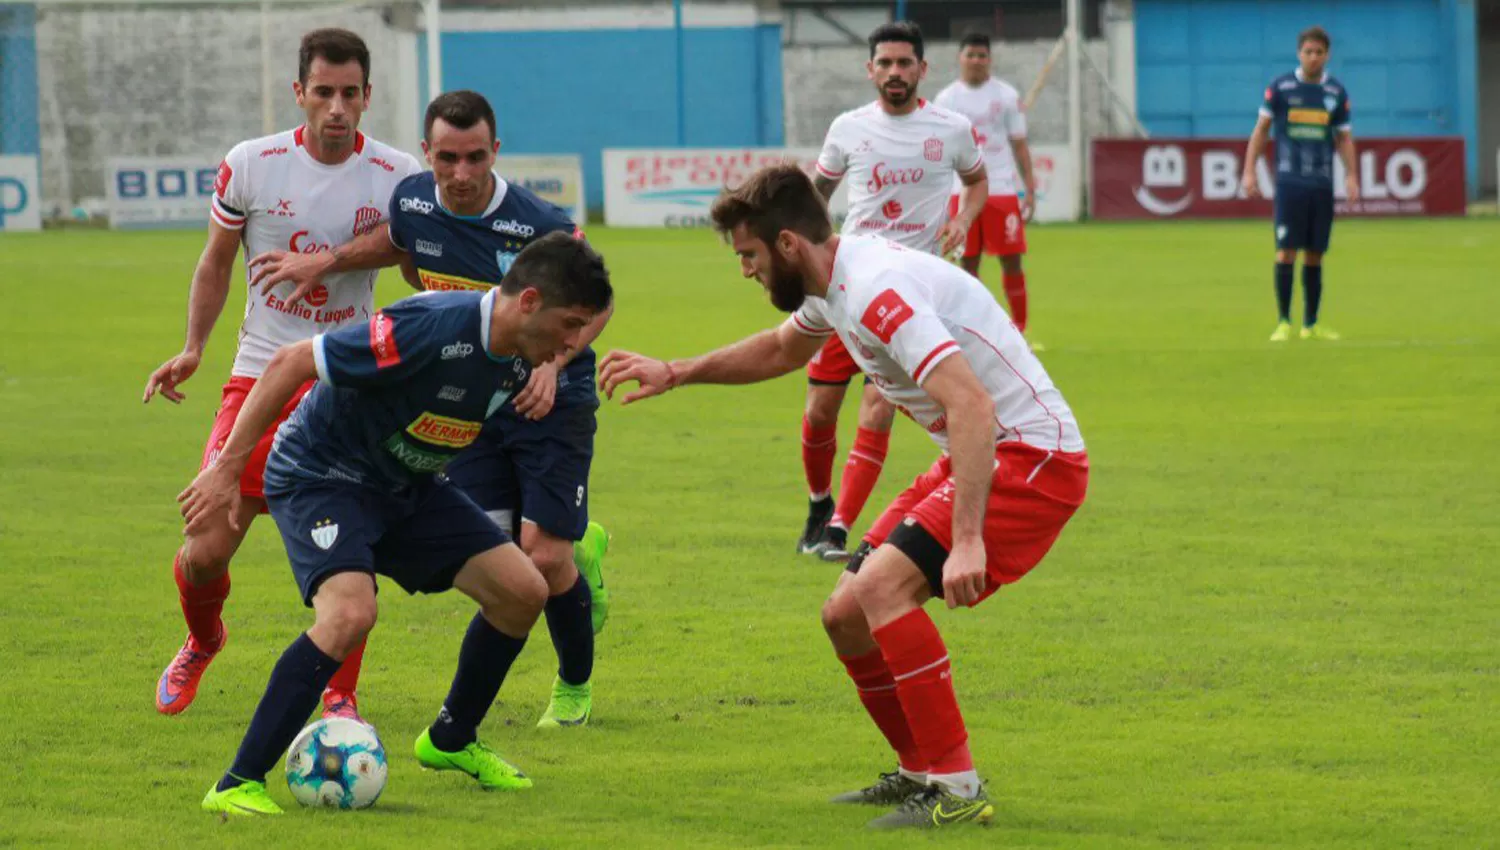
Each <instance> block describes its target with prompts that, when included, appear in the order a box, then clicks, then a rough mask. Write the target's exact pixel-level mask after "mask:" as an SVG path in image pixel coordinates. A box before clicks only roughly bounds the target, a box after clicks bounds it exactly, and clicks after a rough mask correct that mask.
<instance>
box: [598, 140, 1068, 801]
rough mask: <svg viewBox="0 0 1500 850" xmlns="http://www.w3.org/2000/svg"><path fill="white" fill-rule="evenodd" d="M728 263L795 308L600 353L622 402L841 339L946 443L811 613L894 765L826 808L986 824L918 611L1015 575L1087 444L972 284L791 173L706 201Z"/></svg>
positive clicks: (786, 366) (947, 676)
mask: <svg viewBox="0 0 1500 850" xmlns="http://www.w3.org/2000/svg"><path fill="white" fill-rule="evenodd" d="M712 216H713V220H714V226H715V227H716V228H718V229H719V230H720V231H721V232H724V233H726V234H727V235H728V236H729V237H730V240H731V241H732V243H733V246H734V250H735V252H736V253H737V254H738V255H739V257H740V267H741V271H742V272H743V274H744V275H745V276H746V277H754V278H755V279H756V280H758V281H759V282H760V283H761V285H762V286H764V287H765V288H766V290H767V291H768V292H769V293H770V296H771V303H772V304H774V305H775V306H776V307H777V308H779V309H781V310H785V311H787V312H791V313H792V317H791V318H789V319H787V320H786V321H785V322H783V323H782V324H781V326H780V327H778V328H774V329H771V330H766V331H762V332H761V333H759V334H756V335H755V336H752V337H749V338H747V339H744V340H741V341H740V342H737V343H735V344H733V345H730V346H727V347H725V348H721V349H719V350H717V351H714V352H711V353H709V354H705V355H702V356H700V357H694V358H689V359H686V360H674V361H672V362H670V363H668V362H663V361H660V360H655V359H652V358H649V357H645V356H643V355H640V354H634V353H631V352H618V351H617V352H610V354H609V355H608V356H606V357H605V358H604V361H603V363H602V365H601V368H600V371H599V375H600V383H601V384H602V386H603V387H604V390H605V392H606V393H607V394H609V395H610V396H611V397H613V394H614V391H615V390H616V389H617V388H618V387H619V386H620V385H621V384H622V383H624V382H626V381H631V380H634V381H637V382H638V383H639V384H640V387H639V389H637V390H635V391H633V392H631V393H630V394H628V395H626V396H625V398H624V401H625V402H626V403H629V402H632V401H635V400H638V399H641V398H647V397H650V396H653V395H658V394H660V393H663V392H666V391H668V390H670V389H672V388H674V387H678V386H682V385H684V384H714V383H717V384H748V383H754V382H757V381H763V380H769V379H772V378H776V377H779V376H781V375H785V374H788V373H790V372H793V371H795V370H797V369H798V368H801V366H802V364H804V363H806V362H807V361H808V360H809V359H810V358H811V357H812V356H813V354H814V353H815V352H816V351H817V350H818V348H819V347H820V346H821V345H822V344H823V341H824V340H825V339H827V338H828V337H829V336H831V335H834V334H837V335H838V337H839V338H840V339H842V340H843V341H844V343H845V344H846V345H847V346H848V347H849V351H850V354H851V355H852V356H853V357H854V358H855V360H856V362H857V363H858V365H859V367H860V369H862V370H863V371H864V372H865V374H866V375H869V376H870V378H871V380H872V381H873V382H874V385H875V386H876V387H877V388H878V389H879V390H880V392H881V393H882V395H884V396H885V397H886V398H887V399H888V400H890V401H891V402H892V403H893V404H895V405H897V406H898V407H900V408H901V409H902V410H903V411H905V412H906V413H907V414H908V415H910V416H911V417H912V418H913V419H915V420H916V421H917V423H918V424H919V425H921V426H922V427H923V428H925V429H926V430H927V432H928V434H929V435H931V436H932V438H933V440H934V441H935V442H936V443H937V444H938V446H939V447H940V448H941V449H942V454H941V456H940V457H939V458H938V461H937V462H936V463H935V464H934V465H933V467H932V468H931V469H930V470H929V471H928V472H926V473H925V474H923V475H922V476H920V477H918V478H917V480H916V481H915V482H914V483H913V484H912V486H910V487H909V488H907V490H906V491H905V492H903V493H902V494H901V495H900V496H898V497H897V498H896V500H895V501H894V502H892V503H891V505H890V507H888V508H887V509H886V511H885V513H884V514H882V515H881V518H880V519H879V520H878V521H877V522H876V523H875V525H874V527H873V528H871V529H870V531H869V533H868V534H866V535H865V539H864V544H863V545H861V547H860V549H859V551H857V552H856V553H855V556H854V558H853V559H852V560H851V561H850V563H849V566H848V568H847V570H846V572H845V573H844V575H842V576H840V578H839V582H838V586H837V587H836V588H835V590H834V592H833V595H832V596H831V597H830V598H829V600H828V602H827V603H826V604H825V605H824V607H823V625H824V628H825V630H826V631H827V633H828V636H829V639H830V640H831V641H832V643H833V647H834V651H835V652H836V653H837V655H838V656H839V659H840V661H842V662H843V664H844V667H845V669H846V670H847V671H848V674H849V677H850V679H851V680H853V682H854V686H855V689H856V691H857V692H858V694H859V698H860V701H861V702H862V703H863V704H864V706H865V709H866V710H867V711H868V712H869V714H870V717H871V719H872V720H874V721H875V724H876V726H877V727H879V729H880V731H881V732H882V733H883V734H884V735H885V738H886V740H887V742H888V743H889V744H890V745H891V749H893V750H894V751H895V755H896V758H897V761H898V767H897V769H896V770H895V771H892V772H891V773H888V774H884V775H883V776H882V777H881V778H880V780H879V781H877V782H876V783H875V784H874V785H871V786H869V787H867V788H862V789H860V790H858V791H851V792H849V793H847V794H843V795H840V796H839V797H837V798H835V802H848V803H871V804H887V805H892V806H895V807H896V810H895V811H893V812H891V813H889V814H887V815H884V816H882V817H880V818H877V819H876V820H874V821H873V822H871V826H876V827H928V828H932V827H947V826H950V825H952V824H956V823H963V822H986V821H988V820H989V819H990V818H991V817H992V816H993V814H994V807H993V806H992V805H991V804H990V802H989V800H988V799H987V797H986V795H985V793H984V789H983V788H982V787H981V784H980V781H979V777H978V774H977V773H976V772H975V769H974V762H973V759H972V757H971V756H970V754H969V746H968V732H967V730H966V728H965V726H964V720H963V715H962V714H961V713H960V711H959V708H958V700H957V697H956V696H955V693H954V690H953V681H952V675H951V668H950V665H949V660H948V650H947V647H946V646H945V645H944V643H943V639H942V636H941V635H940V634H939V633H938V630H937V626H936V625H934V624H933V621H932V619H931V618H930V617H928V615H927V613H926V611H925V610H923V606H924V605H925V604H926V603H927V602H928V600H930V599H933V598H934V597H937V598H942V599H944V600H945V601H946V602H947V604H948V607H950V608H954V607H959V606H964V607H972V606H974V605H977V604H979V603H980V602H982V601H984V600H985V599H986V598H988V597H989V596H990V595H991V594H993V593H994V592H995V591H997V590H998V589H1000V588H1001V587H1003V586H1005V585H1006V584H1010V583H1012V582H1015V581H1018V580H1019V579H1021V578H1022V577H1023V576H1025V575H1026V573H1027V572H1029V571H1030V570H1031V569H1032V568H1033V567H1035V566H1036V565H1037V563H1038V562H1040V561H1041V559H1042V557H1043V556H1045V555H1046V553H1047V551H1048V550H1049V549H1051V547H1052V544H1053V542H1054V541H1056V539H1057V537H1058V535H1059V534H1060V533H1061V532H1062V529H1063V526H1064V525H1066V523H1067V522H1068V520H1069V519H1070V518H1071V517H1072V516H1073V514H1074V512H1075V511H1076V510H1077V509H1078V507H1079V505H1081V504H1082V503H1083V499H1084V495H1085V493H1086V491H1087V488H1088V455H1087V454H1086V452H1085V450H1084V444H1083V437H1082V436H1081V434H1080V433H1079V429H1078V422H1077V420H1076V419H1075V418H1074V417H1073V413H1072V410H1071V409H1070V408H1069V407H1068V403H1067V401H1066V400H1064V399H1063V396H1062V394H1061V393H1060V392H1059V391H1058V389H1057V387H1056V386H1055V385H1053V383H1052V379H1051V378H1050V377H1049V376H1048V374H1047V371H1046V370H1045V369H1044V368H1042V364H1041V363H1040V362H1039V361H1038V360H1037V358H1036V355H1034V354H1033V353H1032V352H1031V350H1030V349H1029V348H1028V347H1027V345H1026V341H1025V339H1023V338H1022V337H1021V334H1020V332H1019V331H1017V330H1016V328H1015V326H1014V325H1013V324H1012V323H1011V321H1010V317H1009V316H1007V315H1006V313H1005V311H1004V310H1003V309H1002V308H1001V307H1000V305H999V304H998V303H996V301H995V299H994V297H993V296H991V295H990V293H989V292H988V291H987V290H986V289H985V288H984V286H983V284H981V283H980V282H979V281H978V280H977V279H975V278H974V277H973V276H972V275H969V274H967V273H965V272H964V271H962V270H960V269H958V268H955V267H954V266H952V265H950V264H949V263H946V262H944V261H943V260H942V259H941V258H939V257H934V256H932V255H930V254H926V253H923V252H920V251H913V250H911V249H909V248H905V247H903V246H900V245H896V244H894V243H892V242H890V241H889V240H886V239H882V238H880V237H875V236H850V235H845V236H842V237H840V236H836V235H834V234H833V231H832V228H831V227H830V225H829V222H828V218H827V211H826V208H825V207H824V204H823V201H822V199H821V198H819V197H818V194H817V192H816V190H815V189H814V188H813V186H812V183H811V181H809V180H808V178H807V175H805V174H804V173H802V171H801V170H800V169H799V168H797V167H796V166H795V165H785V166H774V167H772V168H768V169H764V170H762V171H760V172H757V173H756V174H755V175H753V176H752V177H751V178H750V179H748V180H746V181H745V182H744V183H743V184H742V185H741V186H740V187H739V188H737V189H735V190H734V191H733V192H731V193H729V194H728V195H726V196H725V197H723V198H721V199H720V200H719V202H718V203H717V204H716V205H715V206H714V209H713V212H712Z"/></svg>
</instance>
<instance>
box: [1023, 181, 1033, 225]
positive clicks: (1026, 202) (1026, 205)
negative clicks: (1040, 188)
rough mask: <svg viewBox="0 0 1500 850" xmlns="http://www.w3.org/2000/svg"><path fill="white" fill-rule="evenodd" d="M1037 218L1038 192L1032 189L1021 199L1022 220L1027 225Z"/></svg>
mask: <svg viewBox="0 0 1500 850" xmlns="http://www.w3.org/2000/svg"><path fill="white" fill-rule="evenodd" d="M1034 218H1036V190H1035V189H1031V190H1028V191H1027V192H1026V194H1025V195H1024V196H1022V198H1021V219H1022V220H1023V221H1025V222H1026V223H1027V224H1030V223H1031V220H1032V219H1034Z"/></svg>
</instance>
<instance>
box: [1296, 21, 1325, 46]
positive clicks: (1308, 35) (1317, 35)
mask: <svg viewBox="0 0 1500 850" xmlns="http://www.w3.org/2000/svg"><path fill="white" fill-rule="evenodd" d="M1309 41H1321V42H1322V43H1323V49H1324V50H1332V49H1333V39H1331V38H1329V37H1328V30H1325V29H1323V28H1322V27H1308V28H1307V29H1305V30H1303V31H1302V32H1301V33H1300V34H1299V35H1298V36H1297V49H1298V50H1301V49H1302V45H1304V44H1306V43H1307V42H1309Z"/></svg>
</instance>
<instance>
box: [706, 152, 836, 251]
mask: <svg viewBox="0 0 1500 850" xmlns="http://www.w3.org/2000/svg"><path fill="white" fill-rule="evenodd" d="M709 217H710V218H712V219H713V223H714V229H715V230H717V231H719V233H721V234H723V235H725V236H728V235H729V233H730V231H732V230H734V229H735V228H736V227H738V226H740V225H741V224H743V225H746V226H747V227H749V228H750V232H751V233H753V234H755V236H756V238H758V239H760V240H761V241H762V242H765V243H766V244H767V245H774V244H776V237H777V236H779V235H780V234H781V231H783V230H790V231H791V232H793V233H796V234H798V235H799V236H804V237H806V238H807V239H809V240H811V241H813V242H816V243H818V244H822V243H824V242H827V241H828V240H829V238H831V237H832V236H833V224H832V223H831V222H829V220H828V205H827V204H826V203H824V201H823V195H822V194H821V193H819V192H818V190H817V189H816V188H815V187H814V186H813V182H812V178H810V177H808V176H807V172H805V171H803V170H802V167H801V166H799V165H797V164H796V163H794V162H786V163H782V164H780V165H768V166H766V167H765V168H762V169H760V170H759V171H757V172H755V173H754V174H752V175H750V176H749V178H747V179H746V180H745V182H743V183H741V184H740V185H739V186H737V187H735V188H733V189H725V190H724V192H722V193H721V194H720V195H719V199H718V200H717V201H715V202H714V206H713V209H712V210H710V211H709Z"/></svg>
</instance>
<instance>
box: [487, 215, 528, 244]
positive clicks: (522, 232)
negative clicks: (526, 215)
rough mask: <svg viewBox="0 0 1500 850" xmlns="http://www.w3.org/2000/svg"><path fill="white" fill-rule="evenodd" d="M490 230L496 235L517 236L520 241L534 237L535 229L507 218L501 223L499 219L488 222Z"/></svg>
mask: <svg viewBox="0 0 1500 850" xmlns="http://www.w3.org/2000/svg"><path fill="white" fill-rule="evenodd" d="M490 229H491V230H493V231H495V232H496V233H505V234H509V235H511V236H519V237H521V238H522V239H530V238H531V237H532V236H535V235H536V228H535V227H532V226H531V225H529V224H524V223H522V222H519V221H515V220H514V219H509V218H507V219H505V220H503V221H502V220H500V219H496V220H494V221H493V222H490Z"/></svg>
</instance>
